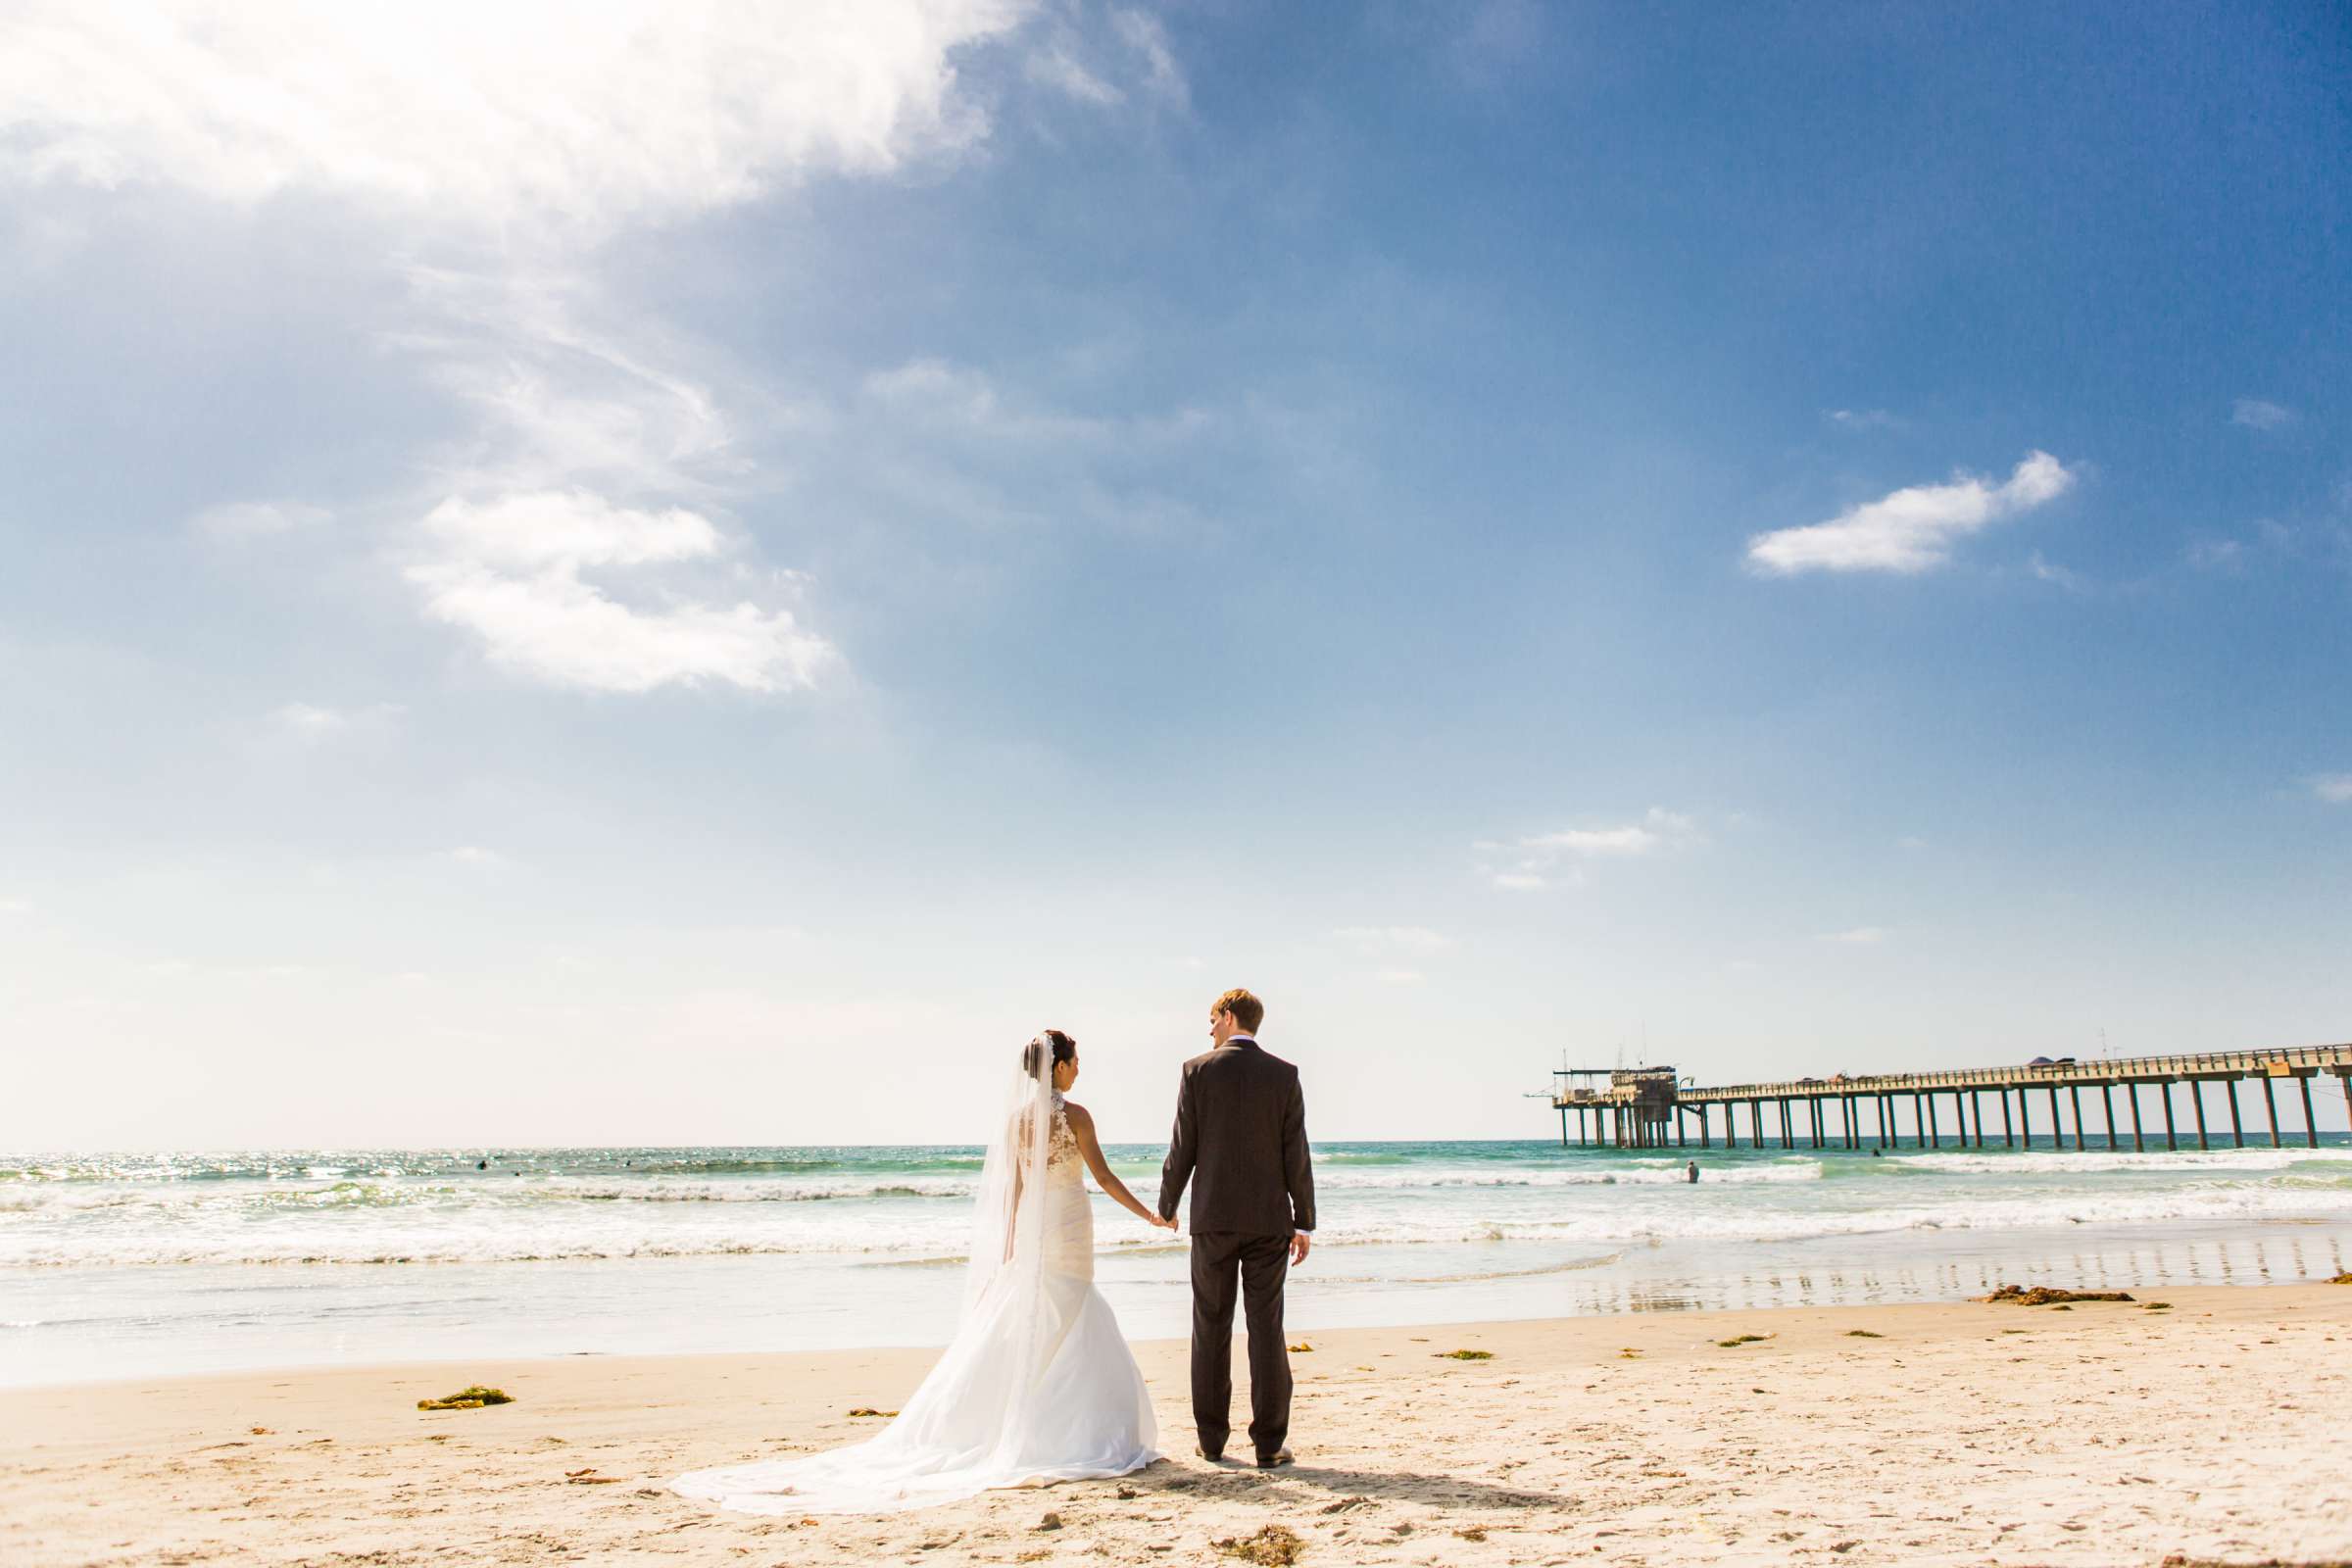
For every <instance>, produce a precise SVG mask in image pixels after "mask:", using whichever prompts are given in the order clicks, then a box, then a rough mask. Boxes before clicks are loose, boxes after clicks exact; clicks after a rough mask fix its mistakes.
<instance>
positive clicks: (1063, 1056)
mask: <svg viewBox="0 0 2352 1568" xmlns="http://www.w3.org/2000/svg"><path fill="white" fill-rule="evenodd" d="M1077 1054H1078V1042H1077V1041H1075V1040H1072V1039H1071V1038H1070V1037H1069V1036H1068V1035H1065V1034H1063V1033H1062V1032H1061V1031H1060V1030H1058V1029H1049V1030H1047V1031H1046V1032H1045V1033H1044V1034H1042V1035H1039V1036H1038V1037H1037V1038H1036V1039H1035V1040H1032V1041H1030V1042H1029V1044H1027V1045H1026V1046H1023V1047H1022V1048H1021V1070H1022V1071H1023V1072H1025V1073H1027V1074H1028V1075H1029V1076H1030V1077H1032V1078H1043V1077H1044V1076H1046V1073H1047V1071H1048V1068H1047V1065H1046V1063H1047V1059H1048V1057H1049V1055H1050V1056H1051V1057H1052V1060H1053V1064H1054V1066H1055V1067H1058V1066H1060V1065H1061V1064H1062V1063H1063V1062H1065V1061H1070V1060H1074V1059H1075V1058H1076V1057H1077Z"/></svg>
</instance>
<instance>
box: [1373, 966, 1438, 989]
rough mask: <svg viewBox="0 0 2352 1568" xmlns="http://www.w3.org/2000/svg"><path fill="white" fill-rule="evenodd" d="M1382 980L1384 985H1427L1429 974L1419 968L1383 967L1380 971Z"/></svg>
mask: <svg viewBox="0 0 2352 1568" xmlns="http://www.w3.org/2000/svg"><path fill="white" fill-rule="evenodd" d="M1380 981H1381V984H1383V985H1391V986H1419V985H1427V984H1428V983H1429V976H1427V975H1425V974H1423V973H1422V972H1421V971H1420V970H1418V969H1383V970H1381V971H1380Z"/></svg>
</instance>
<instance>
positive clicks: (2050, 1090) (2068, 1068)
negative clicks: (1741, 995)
mask: <svg viewBox="0 0 2352 1568" xmlns="http://www.w3.org/2000/svg"><path fill="white" fill-rule="evenodd" d="M2322 1076H2327V1077H2332V1078H2334V1079H2335V1080H2336V1083H2337V1086H2338V1088H2339V1089H2340V1091H2341V1093H2342V1095H2343V1099H2344V1106H2345V1110H2346V1113H2347V1114H2348V1115H2352V1045H2339V1046H2292V1047H2288V1048H2286V1049H2284V1050H2278V1051H2226V1052H2218V1053H2214V1054H2204V1055H2193V1056H2136V1057H2128V1058H2120V1059H2115V1060H2101V1061H2076V1060H2074V1059H2073V1058H2072V1057H2064V1058H2060V1059H2058V1060H2056V1061H2044V1060H2039V1059H2037V1060H2036V1061H2035V1062H2034V1063H2030V1064H2027V1065H2023V1066H2010V1067H1971V1068H1961V1069H1957V1070H1954V1071H1949V1072H1906V1073H1880V1074H1874V1075H1870V1076H1865V1077H1859V1078H1857V1077H1849V1076H1848V1075H1846V1074H1844V1073H1838V1074H1837V1075H1836V1076H1834V1077H1829V1078H1797V1079H1792V1080H1788V1081H1785V1082H1780V1083H1754V1084H1732V1085H1727V1086H1725V1087H1722V1088H1716V1089H1698V1088H1693V1087H1691V1086H1690V1085H1688V1084H1686V1083H1684V1082H1683V1081H1682V1080H1681V1079H1680V1078H1678V1077H1677V1076H1676V1074H1675V1070H1674V1069H1673V1068H1672V1067H1632V1068H1624V1067H1619V1068H1601V1067H1562V1068H1559V1069H1557V1070H1556V1071H1555V1072H1554V1073H1553V1075H1552V1077H1553V1088H1552V1093H1551V1103H1552V1107H1553V1108H1554V1109H1556V1110H1557V1111H1558V1112H1559V1113H1560V1145H1561V1147H1562V1148H1567V1147H1570V1138H1569V1130H1570V1123H1571V1118H1573V1119H1574V1124H1575V1128H1576V1133H1577V1142H1578V1143H1580V1144H1582V1145H1584V1146H1588V1147H1590V1146H1593V1145H1598V1146H1601V1147H1604V1148H1607V1147H1615V1148H1618V1149H1711V1148H1716V1147H1719V1146H1720V1147H1722V1148H1725V1149H1738V1148H1740V1147H1742V1144H1741V1140H1740V1120H1741V1116H1740V1112H1741V1109H1742V1108H1743V1107H1744V1109H1745V1111H1746V1122H1747V1129H1746V1130H1747V1137H1746V1141H1745V1145H1744V1147H1746V1148H1750V1149H1774V1148H1778V1149H1831V1148H1838V1149H1850V1150H1858V1149H1864V1148H1877V1149H1899V1148H1903V1147H1906V1145H1907V1146H1908V1147H1912V1148H1919V1149H1942V1148H1945V1147H1947V1140H1949V1141H1950V1146H1951V1147H1957V1148H1962V1149H1966V1148H1970V1147H1972V1146H1973V1147H1975V1148H1978V1149H1985V1148H1988V1147H1990V1144H1991V1139H1992V1132H1991V1130H1990V1129H1988V1128H1987V1126H1986V1124H1985V1106H1986V1104H1987V1103H1990V1104H1991V1105H1992V1106H1994V1107H1995V1108H1996V1111H1997V1114H1998V1116H1999V1120H2000V1127H1999V1134H2000V1142H2001V1147H2002V1148H2004V1149H2007V1148H2014V1147H2017V1146H2019V1145H2021V1144H2024V1143H2027V1142H2028V1141H2029V1140H2031V1139H2032V1137H2033V1135H2034V1130H2035V1114H2036V1111H2037V1109H2039V1110H2042V1111H2044V1112H2046V1115H2045V1118H2044V1119H2043V1120H2042V1122H2041V1124H2040V1125H2041V1128H2042V1130H2044V1131H2046V1132H2047V1133H2048V1134H2049V1135H2050V1136H2051V1138H2052V1139H2053V1140H2054V1141H2055V1143H2056V1146H2057V1147H2058V1148H2060V1149H2064V1148H2066V1147H2067V1142H2066V1141H2067V1138H2068V1136H2069V1133H2070V1120H2069V1115H2068V1113H2069V1112H2070V1111H2071V1112H2072V1119H2071V1134H2072V1137H2073V1139H2074V1147H2075V1148H2077V1149H2088V1148H2090V1147H2092V1145H2091V1143H2090V1137H2091V1133H2090V1131H2089V1127H2088V1123H2087V1122H2086V1121H2085V1119H2084V1106H2083V1091H2085V1090H2089V1091H2093V1092H2094V1097H2095V1100H2096V1103H2097V1106H2098V1112H2099V1114H2098V1118H2097V1119H2098V1121H2099V1124H2100V1125H2099V1127H2098V1135H2099V1136H2100V1138H2101V1139H2102V1142H2101V1143H2100V1144H2099V1146H2098V1147H2101V1148H2105V1149H2116V1150H2120V1149H2121V1148H2123V1142H2122V1138H2123V1134H2122V1132H2121V1130H2120V1129H2119V1128H2118V1126H2117V1123H2116V1100H2117V1098H2118V1096H2117V1091H2119V1090H2120V1091H2122V1095H2121V1098H2122V1100H2123V1102H2124V1105H2125V1108H2126V1110H2127V1111H2128V1112H2129V1114H2130V1117H2131V1148H2132V1149H2134V1150H2145V1149H2147V1148H2148V1147H2149V1144H2150V1142H2151V1140H2156V1139H2161V1140H2162V1147H2163V1148H2165V1149H2168V1150H2177V1149H2179V1148H2180V1146H2181V1140H2182V1138H2184V1137H2188V1136H2192V1135H2193V1136H2194V1138H2195V1139H2196V1147H2197V1148H2199V1149H2211V1148H2212V1147H2213V1140H2214V1139H2215V1138H2216V1137H2219V1136H2222V1134H2221V1132H2220V1131H2219V1130H2218V1129H2216V1128H2214V1127H2213V1126H2210V1125H2209V1124H2208V1118H2207V1115H2206V1105H2205V1096H2204V1093H2203V1086H2204V1085H2207V1084H2214V1083H2218V1084H2223V1085H2225V1086H2227V1091H2228V1096H2227V1098H2228V1102H2229V1129H2228V1136H2229V1139H2230V1140H2231V1141H2232V1142H2233V1143H2234V1144H2235V1146H2236V1147H2237V1148H2239V1149H2243V1148H2245V1147H2246V1117H2245V1116H2244V1114H2242V1109H2243V1107H2241V1105H2240V1103H2239V1101H2238V1091H2239V1089H2240V1087H2241V1086H2242V1085H2244V1084H2246V1083H2249V1082H2253V1083H2259V1084H2260V1085H2261V1086H2262V1105H2261V1108H2262V1111H2263V1113H2264V1117H2265V1121H2266V1128H2265V1129H2264V1130H2267V1132H2268V1134H2269V1137H2270V1142H2271V1147H2272V1148H2274V1149H2277V1148H2280V1147H2282V1146H2283V1144H2284V1142H2285V1139H2286V1137H2287V1135H2288V1134H2289V1133H2294V1134H2296V1135H2297V1136H2299V1137H2300V1139H2301V1140H2302V1141H2303V1142H2304V1143H2306V1144H2308V1145H2309V1146H2310V1147H2311V1148H2313V1149H2317V1148H2319V1147H2320V1131H2319V1122H2318V1120H2317V1118H2316V1117H2315V1115H2314V1113H2313V1104H2312V1082H2313V1080H2314V1079H2316V1078H2319V1077H2322ZM1603 1080H1605V1082H1603ZM2180 1084H2186V1085H2188V1086H2189V1094H2188V1108H2189V1111H2190V1113H2191V1120H2192V1121H2193V1126H2190V1127H2185V1130H2184V1126H2185V1124H2184V1123H2183V1121H2182V1119H2181V1117H2180V1114H2179V1111H2178V1108H2177V1106H2176V1104H2175V1102H2174V1097H2173V1090H2174V1088H2175V1087H2176V1086H2178V1085H2180ZM2282 1088H2283V1089H2285V1091H2286V1094H2287V1097H2288V1101H2289V1104H2290V1107H2291V1105H2292V1104H2293V1102H2294V1100H2295V1099H2296V1098H2300V1100H2301V1102H2302V1104H2301V1109H2302V1117H2301V1123H2302V1125H2301V1127H2300V1128H2299V1129H2296V1128H2293V1127H2289V1128H2286V1129H2281V1128H2280V1126H2279V1122H2278V1100H2279V1094H2280V1090H2281V1089H2282ZM2147 1089H2153V1090H2154V1091H2155V1095H2154V1097H2153V1101H2152V1103H2153V1104H2154V1106H2155V1108H2156V1110H2157V1111H2158V1112H2159V1113H2160V1115H2161V1120H2162V1125H2161V1126H2159V1125H2158V1123H2157V1121H2156V1120H2155V1119H2154V1118H2143V1106H2142V1104H2141V1091H2142V1090H2147ZM1945 1096H1949V1097H1950V1098H1949V1101H1948V1109H1949V1113H1950V1122H1949V1125H1948V1126H1947V1125H1946V1124H1945V1123H1944V1122H1943V1121H1942V1120H1941V1119H1940V1118H1939V1116H1938V1114H1937V1112H1938V1109H1939V1102H1940V1101H1941V1097H1945ZM2062 1096H2063V1099H2062V1098H2061V1097H2062ZM1906 1102H1908V1108H1909V1111H1910V1118H1911V1130H1910V1136H1909V1138H1908V1140H1906V1139H1905V1137H1904V1134H1903V1127H1902V1113H1903V1110H1904V1109H1905V1103H1906ZM2012 1103H2014V1105H2015V1107H2016V1114H2015V1116H2014V1117H2012V1115H2011V1105H2012ZM1718 1106H1720V1107H1722V1110H1723V1119H1722V1123H1721V1127H1720V1129H1718V1128H1717V1126H1716V1123H1715V1121H1714V1112H1715V1109H1716V1107H1718ZM1768 1107H1769V1109H1770V1111H1771V1116H1770V1119H1769V1122H1768V1120H1767V1116H1766V1111H1767V1108H1768ZM1800 1107H1801V1108H1802V1109H1803V1111H1804V1116H1803V1119H1802V1121H1801V1122H1800V1121H1799V1120H1798V1118H1797V1114H1796V1112H1797V1110H1798V1109H1799V1108H1800ZM1719 1130H1720V1138H1718V1136H1717V1135H1718V1131H1719ZM2258 1136H2259V1133H2258Z"/></svg>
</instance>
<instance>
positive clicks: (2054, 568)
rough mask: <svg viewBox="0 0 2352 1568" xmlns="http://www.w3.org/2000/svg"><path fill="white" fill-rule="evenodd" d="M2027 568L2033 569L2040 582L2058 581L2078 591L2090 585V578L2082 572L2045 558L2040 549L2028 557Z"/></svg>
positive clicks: (2061, 585) (2067, 587)
mask: <svg viewBox="0 0 2352 1568" xmlns="http://www.w3.org/2000/svg"><path fill="white" fill-rule="evenodd" d="M2026 569H2027V570H2028V571H2031V572H2032V573H2033V574H2034V579H2035V580H2036V581H2038V582H2048V583H2056V584H2057V585H2058V586H2059V587H2061V588H2065V589H2070V590H2072V591H2074V592H2077V593H2080V592H2082V590H2083V589H2085V588H2088V587H2089V586H2090V582H2089V579H2088V578H2086V577H2084V576H2083V575H2082V573H2081V572H2079V571H2077V570H2075V569H2074V568H2073V567H2072V566H2061V565H2058V564H2055V563H2053V562H2049V561H2045V560H2043V559H2042V554H2041V552H2040V551H2038V550H2036V551H2034V553H2033V555H2031V556H2030V557H2028V558H2027V560H2026Z"/></svg>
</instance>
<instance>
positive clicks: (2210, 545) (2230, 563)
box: [2188, 539, 2246, 572]
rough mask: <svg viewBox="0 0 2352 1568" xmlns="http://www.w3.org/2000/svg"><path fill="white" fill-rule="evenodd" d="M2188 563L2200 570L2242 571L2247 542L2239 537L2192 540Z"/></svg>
mask: <svg viewBox="0 0 2352 1568" xmlns="http://www.w3.org/2000/svg"><path fill="white" fill-rule="evenodd" d="M2188 564H2189V565H2190V566H2191V567H2192V568H2194V569H2195V570H2198V571H2219V572H2237V571H2242V570H2244V569H2245V564H2246V546H2245V542H2244V541H2243V540H2239V539H2197V540H2192V541H2190V543H2189V547H2188Z"/></svg>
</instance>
